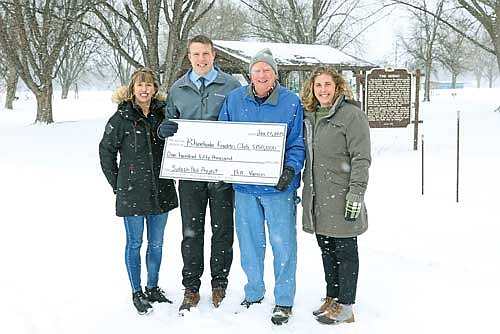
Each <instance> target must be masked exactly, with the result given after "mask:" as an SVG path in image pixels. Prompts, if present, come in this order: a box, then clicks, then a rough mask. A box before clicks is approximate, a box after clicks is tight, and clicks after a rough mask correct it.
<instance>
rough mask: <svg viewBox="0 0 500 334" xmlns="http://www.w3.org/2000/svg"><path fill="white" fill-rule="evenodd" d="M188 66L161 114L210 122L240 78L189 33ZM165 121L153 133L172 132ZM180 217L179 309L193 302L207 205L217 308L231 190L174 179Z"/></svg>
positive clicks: (229, 253) (229, 237)
mask: <svg viewBox="0 0 500 334" xmlns="http://www.w3.org/2000/svg"><path fill="white" fill-rule="evenodd" d="M188 58H189V61H190V62H191V67H192V68H191V70H189V71H188V72H187V73H186V74H184V75H183V76H182V77H181V78H180V79H179V80H177V81H176V82H175V83H174V84H173V85H172V87H171V88H170V91H169V96H168V102H167V115H166V118H180V119H190V120H209V121H216V120H217V118H218V117H219V112H220V109H221V106H222V102H223V101H224V98H225V96H226V95H227V94H228V93H229V92H230V91H232V90H233V89H235V88H237V87H240V83H239V82H238V81H237V80H236V79H235V78H233V77H232V76H231V75H229V74H227V73H224V72H222V71H221V70H220V69H219V68H217V67H214V60H215V50H214V46H213V43H212V41H211V40H210V39H209V38H208V37H206V36H202V35H199V36H195V37H193V38H192V39H191V40H190V41H189V43H188ZM173 123H174V122H172V121H168V120H167V121H165V122H164V124H162V126H160V128H159V130H158V132H159V135H160V136H162V137H167V136H168V135H169V134H171V133H172V132H174V133H175V131H176V130H177V129H176V124H175V123H174V124H173ZM179 199H180V208H181V216H182V244H181V251H182V258H183V261H184V267H183V269H182V278H183V279H182V284H183V285H184V287H185V292H184V300H183V301H182V304H181V306H180V307H179V312H180V313H181V314H183V313H184V312H186V311H190V309H191V308H192V307H196V306H197V305H198V302H199V300H200V294H199V289H200V285H201V281H200V278H201V275H202V274H203V266H204V259H203V240H204V231H205V213H206V210H207V203H209V205H210V223H211V227H212V240H211V241H212V247H211V256H210V269H211V272H212V281H211V283H212V303H213V305H214V306H215V307H218V306H219V305H220V303H221V302H222V299H224V297H225V296H226V287H227V277H228V275H229V269H230V268H231V263H232V260H233V249H232V247H233V229H234V227H233V189H232V187H231V184H228V183H224V182H201V181H189V180H181V181H179Z"/></svg>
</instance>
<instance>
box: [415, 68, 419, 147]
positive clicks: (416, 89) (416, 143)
mask: <svg viewBox="0 0 500 334" xmlns="http://www.w3.org/2000/svg"><path fill="white" fill-rule="evenodd" d="M419 100H420V69H417V72H416V74H415V120H414V129H413V150H414V151H416V150H418V123H419V120H418V111H419V108H420V103H419V102H420V101H419Z"/></svg>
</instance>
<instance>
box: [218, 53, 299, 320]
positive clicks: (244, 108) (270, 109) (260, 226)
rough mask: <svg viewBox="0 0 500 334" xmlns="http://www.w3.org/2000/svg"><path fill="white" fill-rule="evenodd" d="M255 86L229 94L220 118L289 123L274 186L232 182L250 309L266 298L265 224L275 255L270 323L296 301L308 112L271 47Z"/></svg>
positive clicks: (260, 57) (254, 63) (257, 63)
mask: <svg viewBox="0 0 500 334" xmlns="http://www.w3.org/2000/svg"><path fill="white" fill-rule="evenodd" d="M249 71H250V76H251V81H252V82H251V84H250V85H248V86H246V87H240V88H238V89H235V90H233V91H232V92H231V93H230V94H229V95H227V97H226V100H225V101H224V104H223V106H222V110H221V112H220V115H219V120H221V121H230V122H265V123H285V124H287V136H286V143H285V155H284V163H283V166H284V168H283V172H282V174H281V177H280V179H279V181H278V183H277V184H276V185H275V186H274V187H273V186H266V185H253V184H236V183H235V184H233V188H234V190H235V226H236V234H237V236H238V241H239V245H240V254H241V266H242V268H243V271H244V272H245V274H246V275H247V279H248V283H247V284H246V285H245V300H243V302H242V303H241V305H243V306H245V307H247V308H248V307H250V306H251V305H252V304H255V303H260V302H261V300H262V299H263V298H264V293H265V286H264V256H265V250H266V249H265V247H266V232H265V225H266V224H267V229H268V232H269V241H270V243H271V247H272V250H273V257H274V278H275V286H274V300H275V305H276V306H275V307H274V310H273V315H272V317H271V321H272V322H273V323H274V324H276V325H281V324H283V323H286V322H287V321H288V318H289V317H290V315H291V312H292V306H293V301H294V297H295V285H296V282H295V272H296V267H297V231H296V205H297V203H298V197H297V195H296V191H297V188H298V187H299V185H300V171H301V169H302V167H303V164H304V156H305V148H304V139H303V136H302V131H303V128H302V119H303V112H302V106H301V103H300V100H299V98H298V97H297V95H296V94H294V93H293V92H291V91H290V90H288V89H286V88H284V87H282V86H280V84H279V83H278V81H277V74H278V66H277V64H276V61H275V60H274V58H273V55H272V53H271V51H270V50H269V49H264V50H262V51H260V52H258V53H257V54H256V55H255V57H254V58H252V60H251V62H250V67H249Z"/></svg>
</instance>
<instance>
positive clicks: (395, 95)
mask: <svg viewBox="0 0 500 334" xmlns="http://www.w3.org/2000/svg"><path fill="white" fill-rule="evenodd" d="M365 105H366V113H367V116H368V123H369V124H370V127H371V128H404V127H406V126H407V125H408V124H410V112H411V74H410V73H409V72H408V70H406V69H402V68H399V69H390V68H387V69H384V68H375V69H373V70H371V71H370V72H369V73H368V74H367V75H366V104H365Z"/></svg>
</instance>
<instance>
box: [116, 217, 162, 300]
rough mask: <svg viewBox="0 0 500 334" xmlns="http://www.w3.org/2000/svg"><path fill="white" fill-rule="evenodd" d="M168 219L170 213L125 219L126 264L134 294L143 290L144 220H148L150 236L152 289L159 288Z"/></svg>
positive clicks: (149, 260) (148, 255)
mask: <svg viewBox="0 0 500 334" xmlns="http://www.w3.org/2000/svg"><path fill="white" fill-rule="evenodd" d="M167 217H168V212H165V213H162V214H159V215H149V216H127V217H124V218H123V220H124V222H125V231H126V233H127V244H126V246H125V264H126V266H127V272H128V278H129V280H130V285H131V286H132V293H134V292H137V291H139V290H141V289H142V287H141V245H142V234H143V231H144V220H146V226H147V235H148V249H147V251H146V269H147V271H148V282H147V286H148V287H150V288H153V287H156V286H158V273H159V271H160V264H161V256H162V249H163V232H164V231H165V225H167Z"/></svg>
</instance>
